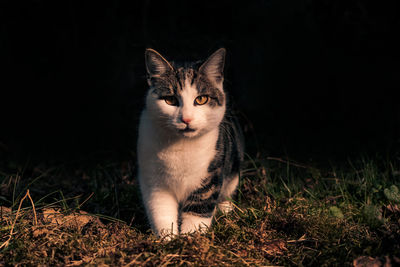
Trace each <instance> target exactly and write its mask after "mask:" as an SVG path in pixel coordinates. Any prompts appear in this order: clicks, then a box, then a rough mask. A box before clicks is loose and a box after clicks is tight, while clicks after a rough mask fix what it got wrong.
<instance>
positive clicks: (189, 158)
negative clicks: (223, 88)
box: [138, 83, 225, 235]
mask: <svg viewBox="0 0 400 267" xmlns="http://www.w3.org/2000/svg"><path fill="white" fill-rule="evenodd" d="M197 96H198V94H197V90H196V89H195V88H194V87H192V86H191V85H190V84H189V83H186V87H185V88H184V90H183V91H182V94H181V97H180V98H179V106H171V105H168V104H167V103H165V101H164V100H160V99H158V98H157V97H156V96H155V95H153V94H152V93H151V92H149V94H148V95H147V99H146V107H147V108H146V110H144V111H143V112H142V115H141V119H140V126H139V140H138V163H139V182H140V187H141V191H142V197H143V202H144V204H145V207H146V211H147V215H148V218H149V220H150V223H151V225H152V228H153V230H154V231H155V232H156V234H158V235H163V234H167V233H172V234H178V216H179V215H178V205H179V204H178V203H179V202H181V201H183V200H185V199H186V197H188V195H189V194H190V193H191V192H193V191H194V190H196V189H198V188H200V187H201V182H202V179H204V178H205V177H206V176H207V169H208V166H209V164H210V162H211V160H212V159H213V158H214V156H215V153H216V151H215V146H216V142H217V139H218V126H219V124H220V122H221V120H222V119H223V116H224V113H225V106H217V107H214V108H212V107H210V106H209V105H194V100H195V98H196V97H197ZM182 116H183V117H185V118H188V117H189V118H190V119H191V122H190V123H189V126H190V128H192V129H195V130H196V131H194V132H180V131H179V130H180V129H184V128H185V127H186V124H185V123H183V122H182V121H181V118H182ZM195 217H196V216H188V217H187V218H186V217H185V218H182V226H181V227H182V232H183V231H184V232H190V231H192V230H196V229H198V228H199V225H207V226H209V225H210V223H211V219H210V220H200V219H196V218H195ZM203 219H204V218H203Z"/></svg>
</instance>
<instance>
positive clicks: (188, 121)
mask: <svg viewBox="0 0 400 267" xmlns="http://www.w3.org/2000/svg"><path fill="white" fill-rule="evenodd" d="M181 120H182V122H184V123H186V124H189V123H190V122H191V121H192V118H186V117H185V118H184V117H182V118H181Z"/></svg>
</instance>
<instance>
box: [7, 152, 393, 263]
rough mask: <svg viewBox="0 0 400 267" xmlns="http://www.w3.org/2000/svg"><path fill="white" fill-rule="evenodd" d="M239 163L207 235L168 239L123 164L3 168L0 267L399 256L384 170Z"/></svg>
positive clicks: (387, 167)
mask: <svg viewBox="0 0 400 267" xmlns="http://www.w3.org/2000/svg"><path fill="white" fill-rule="evenodd" d="M246 165H247V166H245V168H244V170H243V175H242V176H243V177H242V182H241V185H240V192H239V193H238V195H237V197H236V199H235V203H236V206H237V207H236V208H235V210H234V211H233V212H232V213H230V214H228V215H223V214H218V215H217V216H216V220H215V223H214V225H213V227H212V228H211V229H209V231H208V232H207V233H204V234H199V233H196V234H192V235H185V236H180V237H178V238H174V239H172V240H171V241H166V240H160V239H157V238H155V237H154V236H153V235H152V234H151V232H150V230H149V228H148V226H147V223H146V220H145V218H144V213H143V208H142V206H141V202H140V197H139V195H138V190H137V185H136V184H135V182H134V179H132V178H133V177H134V173H135V169H134V165H133V164H132V163H130V162H123V163H113V164H104V165H95V166H82V165H80V166H76V165H75V166H73V167H71V166H69V167H68V168H67V167H65V166H61V167H60V166H57V167H53V168H51V169H48V168H44V167H43V166H42V167H40V166H39V167H38V166H36V167H34V168H29V167H27V168H25V169H24V170H23V171H21V169H18V167H17V169H13V168H8V169H7V168H5V169H6V170H5V171H2V172H3V173H2V175H3V176H2V177H3V180H2V182H1V185H0V186H1V187H0V189H1V192H2V197H1V198H0V199H1V201H2V206H3V207H2V208H1V210H0V216H1V219H0V245H1V244H4V245H3V248H2V249H1V254H0V265H35V266H37V265H55V266H78V265H96V266H97V265H102V266H132V265H148V266H167V265H195V266H224V265H235V266H236V265H237V266H248V265H251V266H254V265H256V266H268V265H273V266H276V265H278V266H290V265H305V266H310V265H311V266H313V265H314V266H335V265H336V266H343V265H351V264H352V263H353V261H354V260H355V259H357V260H360V261H361V260H362V258H359V257H360V256H368V257H370V258H368V257H367V258H364V259H367V260H368V259H372V260H377V258H376V257H381V258H380V259H382V258H384V256H388V257H389V258H388V259H392V262H393V261H395V260H396V256H397V257H398V256H400V255H399V254H400V244H399V240H400V209H399V205H398V204H399V203H397V202H396V198H395V197H396V196H397V195H396V192H395V191H396V190H392V189H394V188H395V187H396V185H397V187H398V186H399V184H398V182H397V176H396V175H397V173H396V172H397V171H398V170H399V169H397V167H395V166H394V164H393V163H382V162H381V163H377V162H372V161H368V162H366V161H364V162H361V163H360V164H353V165H352V167H351V168H350V169H343V171H338V170H334V169H333V168H331V169H330V170H321V169H318V168H315V167H312V166H306V165H303V164H296V163H292V162H288V161H286V160H283V159H280V160H276V159H274V158H269V159H264V160H262V159H259V160H252V159H249V160H248V161H247V164H246ZM71 170H73V171H71ZM0 181H1V180H0ZM391 186H392V187H391ZM393 186H394V187H393ZM28 189H29V190H30V192H31V194H30V195H29V196H32V199H33V201H32V202H30V201H27V199H28V198H25V200H24V199H23V196H24V195H25V193H26V192H27V191H26V190H28ZM385 189H386V191H385ZM389 189H390V190H392V191H388V190H389ZM25 196H27V195H25ZM393 196H394V197H393ZM20 204H21V207H20V208H19V207H18V206H19V205H20ZM83 210H86V211H88V212H89V213H87V212H84V211H83ZM99 214H101V215H99ZM35 216H36V217H37V218H35ZM13 225H14V226H13ZM10 234H11V236H10ZM7 240H9V243H7ZM6 243H7V244H6ZM386 261H388V260H386Z"/></svg>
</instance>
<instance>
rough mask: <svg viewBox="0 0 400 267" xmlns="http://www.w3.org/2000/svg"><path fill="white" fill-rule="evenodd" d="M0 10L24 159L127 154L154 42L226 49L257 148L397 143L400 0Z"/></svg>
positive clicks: (312, 151) (8, 86) (8, 123)
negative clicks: (146, 51) (148, 51)
mask: <svg viewBox="0 0 400 267" xmlns="http://www.w3.org/2000/svg"><path fill="white" fill-rule="evenodd" d="M233 2H235V3H233ZM0 21H1V27H0V64H1V76H0V78H1V80H0V89H1V96H0V104H1V106H0V112H1V114H0V119H1V120H0V150H1V151H2V152H5V153H10V154H13V155H16V156H17V157H18V156H27V155H29V156H30V157H35V158H38V159H41V160H46V159H54V158H64V157H68V158H71V157H72V158H79V157H81V156H82V155H87V154H90V153H93V152H98V151H106V153H105V155H106V157H108V156H110V155H111V154H112V155H130V153H131V151H134V150H135V142H136V137H135V136H136V130H137V120H138V115H139V114H140V110H141V108H142V106H143V97H144V95H145V92H146V84H145V71H144V49H145V48H146V47H152V48H154V49H156V50H158V51H159V52H160V53H161V54H163V55H164V56H165V57H166V58H167V59H178V60H199V59H205V58H206V57H207V56H208V55H210V54H211V53H212V52H213V51H214V50H215V49H217V48H219V47H221V46H224V47H226V48H227V50H228V59H227V69H226V87H227V90H228V91H229V92H230V93H231V95H233V98H234V102H235V104H236V107H237V110H238V111H240V114H241V115H240V117H241V120H242V122H243V125H244V128H245V131H246V138H247V147H248V152H249V153H250V154H252V155H254V153H255V152H256V151H261V152H262V153H263V154H264V155H277V156H280V155H287V156H290V157H295V158H297V159H302V160H304V159H306V160H308V159H314V158H317V159H323V160H327V159H346V158H347V157H352V156H358V155H365V154H370V155H375V154H376V153H381V154H384V155H393V154H395V153H396V151H397V149H398V147H399V139H400V135H399V134H400V131H399V129H400V127H399V124H400V112H399V108H398V103H399V98H397V97H396V96H395V95H396V92H397V91H398V90H399V85H400V66H399V61H400V60H399V58H400V51H399V47H400V42H399V41H398V35H399V33H400V31H399V30H400V19H399V3H398V1H397V0H389V1H360V0H348V1H336V0H307V1H306V0H304V1H299V0H269V1H261V0H255V1H184V0H181V1H157V2H156V1H151V0H147V1H127V2H123V1H108V3H101V2H94V1H93V2H89V1H41V0H36V1H22V2H21V1H11V0H8V1H7V0H4V1H1V3H0Z"/></svg>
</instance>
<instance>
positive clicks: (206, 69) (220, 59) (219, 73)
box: [199, 48, 226, 84]
mask: <svg viewBox="0 0 400 267" xmlns="http://www.w3.org/2000/svg"><path fill="white" fill-rule="evenodd" d="M225 55H226V50H225V48H220V49H218V50H217V51H215V52H214V54H212V55H211V56H210V57H209V58H208V59H207V60H206V62H204V63H203V65H201V66H200V68H199V71H200V72H201V73H203V74H205V75H206V76H207V77H208V78H209V79H211V80H212V81H214V82H216V83H217V84H219V83H222V81H223V80H224V65H225Z"/></svg>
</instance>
